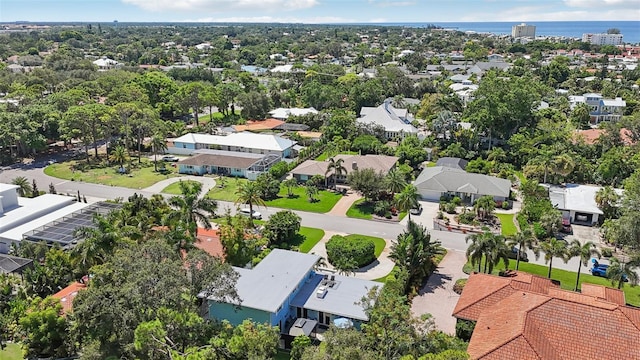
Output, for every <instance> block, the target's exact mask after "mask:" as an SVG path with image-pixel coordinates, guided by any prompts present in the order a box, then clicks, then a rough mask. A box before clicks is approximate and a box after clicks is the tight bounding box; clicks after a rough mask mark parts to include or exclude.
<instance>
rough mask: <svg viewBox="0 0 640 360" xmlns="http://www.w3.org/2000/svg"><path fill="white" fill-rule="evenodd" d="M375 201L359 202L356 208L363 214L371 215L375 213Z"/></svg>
mask: <svg viewBox="0 0 640 360" xmlns="http://www.w3.org/2000/svg"><path fill="white" fill-rule="evenodd" d="M374 206H375V205H374V203H373V202H371V201H363V202H361V203H359V204H356V209H358V211H360V212H361V213H362V214H366V215H371V214H373V207H374Z"/></svg>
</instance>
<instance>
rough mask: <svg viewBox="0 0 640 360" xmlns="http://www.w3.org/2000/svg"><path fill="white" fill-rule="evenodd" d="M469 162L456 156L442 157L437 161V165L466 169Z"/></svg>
mask: <svg viewBox="0 0 640 360" xmlns="http://www.w3.org/2000/svg"><path fill="white" fill-rule="evenodd" d="M467 164H469V162H468V161H467V160H464V159H460V158H456V157H441V158H439V159H438V161H437V162H436V166H444V167H448V168H453V169H460V170H464V169H466V168H467Z"/></svg>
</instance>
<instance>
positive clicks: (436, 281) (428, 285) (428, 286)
mask: <svg viewBox="0 0 640 360" xmlns="http://www.w3.org/2000/svg"><path fill="white" fill-rule="evenodd" d="M449 281H453V278H452V277H451V275H448V274H440V273H438V272H437V270H436V271H434V272H433V273H432V274H431V276H429V278H428V279H427V281H426V282H425V283H424V284H422V287H421V288H420V291H418V296H420V295H424V294H430V293H433V292H434V291H435V290H436V289H438V288H444V284H445V283H446V282H449Z"/></svg>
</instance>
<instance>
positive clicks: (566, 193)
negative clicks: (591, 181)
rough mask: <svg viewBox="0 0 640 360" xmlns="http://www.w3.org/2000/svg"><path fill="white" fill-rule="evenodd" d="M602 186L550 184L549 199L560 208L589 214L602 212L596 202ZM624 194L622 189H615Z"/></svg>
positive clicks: (619, 193)
mask: <svg viewBox="0 0 640 360" xmlns="http://www.w3.org/2000/svg"><path fill="white" fill-rule="evenodd" d="M600 189H601V187H600V186H591V185H578V184H567V185H566V186H565V187H561V186H550V187H549V199H550V200H551V204H553V206H556V207H557V208H558V209H560V210H569V211H578V212H584V213H589V214H602V210H600V208H599V207H598V205H597V204H596V193H597V192H598V191H599V190H600ZM614 191H615V192H616V193H617V194H618V195H622V192H623V190H622V189H614Z"/></svg>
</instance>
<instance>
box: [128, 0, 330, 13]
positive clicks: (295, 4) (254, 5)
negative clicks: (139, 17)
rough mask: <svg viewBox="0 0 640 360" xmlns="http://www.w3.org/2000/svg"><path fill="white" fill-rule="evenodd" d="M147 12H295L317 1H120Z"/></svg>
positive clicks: (316, 3) (312, 5)
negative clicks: (240, 10)
mask: <svg viewBox="0 0 640 360" xmlns="http://www.w3.org/2000/svg"><path fill="white" fill-rule="evenodd" d="M121 1H122V2H123V3H125V4H130V5H134V6H138V7H140V8H142V9H145V10H149V11H158V12H160V11H211V12H223V11H227V10H233V9H250V10H295V9H306V8H311V7H314V6H316V5H318V0H121Z"/></svg>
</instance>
